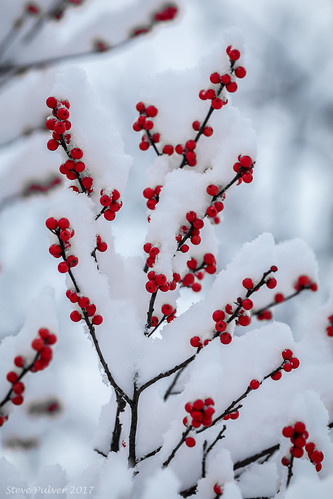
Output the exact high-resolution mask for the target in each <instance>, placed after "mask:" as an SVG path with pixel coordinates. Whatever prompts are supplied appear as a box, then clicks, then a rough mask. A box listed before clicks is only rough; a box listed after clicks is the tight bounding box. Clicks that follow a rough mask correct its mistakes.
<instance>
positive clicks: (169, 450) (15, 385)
mask: <svg viewBox="0 0 333 499" xmlns="http://www.w3.org/2000/svg"><path fill="white" fill-rule="evenodd" d="M73 3H80V2H73ZM34 8H35V7H33V4H28V5H27V10H28V12H29V14H30V15H37V14H38V12H35V11H34V10H33V9H34ZM166 8H169V9H172V7H170V6H169V7H166ZM163 12H164V11H163ZM168 12H169V14H170V17H173V16H174V14H175V12H174V11H172V12H173V13H171V12H170V11H168ZM165 15H166V16H167V14H165ZM142 29H144V28H142ZM28 33H29V32H28ZM99 50H101V47H99ZM103 50H104V48H103ZM245 76H246V69H245V59H244V46H243V42H242V40H241V38H240V37H239V35H238V33H237V32H236V31H233V30H231V31H230V32H227V33H226V34H225V40H224V44H223V45H220V46H219V49H218V51H217V52H215V53H213V54H211V56H209V57H207V58H206V59H205V60H204V61H202V64H201V65H200V66H198V67H196V68H191V69H187V70H184V71H183V72H179V73H176V72H171V71H170V72H164V73H161V74H160V75H159V76H157V77H156V78H155V79H151V81H150V82H149V88H147V89H146V90H145V92H146V93H144V91H143V94H142V99H141V100H140V101H139V102H137V103H136V102H131V99H130V96H129V98H128V101H129V102H130V104H131V105H132V106H133V120H134V122H133V130H134V131H135V132H137V133H138V134H139V135H140V139H139V149H140V151H139V154H145V155H146V157H147V161H148V162H149V163H150V165H151V166H150V167H149V168H148V171H147V179H146V187H145V189H144V190H143V196H142V193H141V192H140V193H138V194H139V195H140V200H139V201H138V202H140V203H142V204H144V203H145V204H146V206H147V210H148V217H147V232H146V238H145V243H144V246H143V249H142V251H141V253H140V254H139V255H137V256H135V257H130V258H125V257H123V256H122V255H121V254H120V253H119V252H117V250H116V245H115V239H116V237H115V235H114V229H113V227H114V225H115V224H116V222H117V219H118V212H119V211H120V210H121V209H122V206H123V202H124V197H125V190H126V185H127V181H128V177H129V175H130V173H131V169H133V168H135V158H134V159H133V158H131V157H130V156H129V155H128V154H127V153H126V152H125V150H126V147H125V146H124V144H123V142H122V139H121V137H120V135H119V133H118V131H117V123H115V122H114V120H113V119H112V117H111V116H110V115H109V114H108V113H107V111H106V110H105V108H104V106H103V105H102V103H101V102H99V100H98V97H97V96H96V95H95V94H94V92H93V89H92V88H91V87H90V85H89V83H88V82H87V78H86V76H85V74H84V72H83V71H82V70H79V69H77V68H67V69H66V70H64V71H62V72H59V74H58V75H57V79H56V82H55V83H54V87H53V92H52V95H50V96H49V97H48V98H47V99H46V107H47V109H48V113H49V116H48V118H47V119H46V128H47V129H48V131H49V133H50V136H49V137H48V139H47V141H46V142H47V148H48V150H49V151H51V152H53V151H56V152H55V153H54V155H57V158H58V159H57V161H58V160H59V165H60V166H59V171H60V174H61V175H62V178H63V179H65V180H64V182H65V186H64V188H63V190H58V191H57V193H55V195H54V196H53V197H52V199H51V202H50V203H51V208H50V213H49V215H48V217H47V219H46V222H45V225H46V227H45V230H46V231H48V234H49V254H50V258H51V259H52V258H53V260H52V262H53V265H55V266H56V267H57V269H58V271H59V273H60V274H63V277H64V280H65V282H66V292H65V294H66V297H67V298H66V299H67V304H64V302H61V305H62V306H61V307H59V309H58V310H57V309H56V301H55V300H54V296H53V293H52V291H51V290H50V289H47V290H45V291H43V292H42V293H41V294H40V296H39V297H38V299H36V301H35V303H33V304H32V305H31V310H30V313H29V314H28V316H27V319H26V322H25V325H24V326H23V328H22V329H21V331H20V332H19V333H18V334H17V335H16V336H8V337H6V338H5V339H4V340H3V342H2V344H1V349H0V356H1V368H2V369H1V373H2V374H1V375H2V378H1V382H0V400H1V402H0V426H1V427H2V428H1V430H5V429H6V425H8V424H9V422H10V420H11V418H12V417H14V415H15V414H16V413H18V412H19V411H20V410H21V409H23V407H24V406H25V404H27V403H28V402H29V400H32V399H33V398H34V397H35V398H36V393H37V392H36V391H34V388H33V385H34V379H35V378H36V379H37V378H38V379H42V378H43V376H44V374H45V375H46V372H47V370H46V372H45V373H44V372H43V373H39V371H44V369H46V368H48V366H49V364H50V362H51V361H52V358H53V356H54V357H56V355H57V349H56V345H57V338H58V337H59V338H60V337H61V336H66V335H68V336H69V335H71V333H72V330H71V329H69V330H65V328H63V327H61V325H59V324H58V321H59V322H60V323H61V322H62V320H63V315H64V314H66V313H67V311H68V315H69V317H70V319H71V321H72V322H73V323H79V325H80V326H82V328H81V329H80V334H83V331H84V332H85V334H86V335H87V337H88V338H89V339H90V340H91V349H93V350H94V352H95V354H96V355H97V357H98V360H99V367H100V371H101V374H102V377H103V380H104V382H105V384H106V385H107V387H108V389H109V393H110V399H109V402H108V403H107V404H106V405H104V406H103V407H102V409H101V415H100V420H99V426H98V428H96V434H95V437H94V442H91V441H90V440H89V442H87V443H86V445H91V448H92V449H94V458H93V460H92V462H91V464H90V466H89V467H87V469H86V470H84V472H83V473H82V477H81V479H80V480H81V481H79V482H78V481H77V482H76V481H75V480H70V479H69V478H68V477H67V476H66V470H64V469H62V468H61V467H59V466H57V464H56V461H55V462H53V463H52V464H53V465H52V466H48V467H46V468H45V469H44V472H43V474H42V478H41V480H40V482H39V485H38V487H39V488H38V487H37V486H35V485H33V484H31V483H30V482H29V478H28V477H24V476H20V474H19V473H18V472H16V470H15V469H13V467H12V466H11V465H10V463H9V462H8V461H6V460H3V461H2V464H1V468H0V469H1V474H0V477H1V479H0V484H1V487H2V489H3V492H2V494H3V495H4V494H11V495H14V494H17V495H16V496H15V495H14V497H22V495H23V494H25V497H35V496H37V497H39V496H40V497H41V496H42V495H43V494H53V496H54V497H71V494H75V495H76V496H77V497H85V496H87V495H90V496H93V497H96V498H100V499H104V498H111V499H113V498H114V499H117V498H119V499H120V498H123V499H125V498H133V499H136V498H142V499H153V498H157V497H158V498H159V499H173V498H179V497H192V496H193V497H198V498H202V499H213V498H219V497H223V498H226V499H238V498H239V499H241V498H254V497H257V498H258V497H261V498H264V497H265V498H268V497H269V498H273V497H279V498H285V499H294V498H299V497H302V498H305V497H314V496H315V497H322V498H326V497H327V498H329V497H330V495H329V494H330V493H331V492H330V491H331V484H332V474H331V471H330V470H331V467H332V464H333V448H332V444H331V442H330V439H329V429H330V428H331V427H332V426H333V423H332V410H333V396H332V390H330V389H329V387H328V386H327V380H328V379H331V378H332V375H333V364H332V346H331V337H332V336H333V315H332V314H333V298H332V297H331V298H330V300H329V302H328V303H327V304H326V305H324V306H323V307H322V308H321V309H320V310H319V311H318V312H317V313H314V314H313V322H312V323H310V324H309V325H308V331H306V332H305V334H304V335H303V336H302V337H301V338H300V339H297V341H296V339H295V337H294V335H293V332H292V331H291V329H290V327H289V326H288V325H287V324H284V323H282V322H278V321H275V320H274V311H275V308H276V307H280V306H284V303H285V302H287V301H289V300H290V299H292V298H295V297H297V296H298V295H303V293H312V292H315V291H316V290H317V281H318V276H317V263H316V260H315V258H314V256H313V254H312V251H311V250H310V249H309V248H308V246H307V245H306V244H305V243H304V242H303V241H301V240H300V239H294V240H291V241H285V242H282V243H275V241H274V238H273V236H272V235H271V234H269V233H264V234H261V235H259V236H258V237H257V238H256V239H255V240H254V241H252V242H248V243H246V244H245V245H244V246H243V248H241V250H240V251H239V253H238V254H236V255H234V258H233V259H232V261H231V262H230V263H229V264H228V265H226V266H225V268H222V269H220V268H219V265H218V261H219V260H218V250H219V246H220V241H219V240H218V237H217V236H216V231H215V228H216V227H215V226H216V225H218V224H219V223H220V222H222V221H223V212H224V208H225V205H227V203H228V196H229V192H230V191H231V190H232V189H251V183H252V181H253V180H254V181H255V175H256V138H255V133H254V131H253V129H252V126H251V122H250V121H249V120H247V119H244V118H243V117H242V116H241V114H240V113H239V111H238V109H236V108H235V107H233V106H232V103H231V97H232V94H233V93H235V92H236V91H237V90H238V85H239V86H240V87H242V85H243V82H242V80H243V78H244V77H245ZM135 107H136V111H135ZM141 151H142V152H141ZM51 152H49V154H50V156H52V154H53V153H52V154H51ZM248 184H249V185H248ZM263 209H264V207H263ZM248 210H249V211H248V212H247V214H246V217H247V221H246V222H244V221H241V220H240V221H239V227H240V230H241V227H242V224H243V223H250V222H251V213H250V207H248ZM133 216H135V214H133ZM244 216H245V214H244ZM223 244H228V242H227V241H224V242H223ZM297 299H299V300H301V299H302V297H300V298H297ZM36 310H37V311H38V313H36ZM76 338H80V335H78V336H77V337H76ZM69 341H70V340H69ZM77 341H79V340H78V339H77ZM70 344H71V345H72V346H73V345H74V343H73V342H72V343H70ZM72 354H73V353H72V352H71V355H72ZM51 365H52V364H51ZM32 373H35V374H32ZM49 382H51V383H52V380H51V381H50V378H49ZM40 383H42V381H41V382H40ZM66 383H67V384H70V383H75V384H76V385H79V384H80V379H78V380H77V381H76V380H74V379H73V378H70V379H66ZM81 389H82V391H84V386H81V387H80V390H81ZM26 393H27V400H28V402H27V401H26V395H25V394H26ZM44 395H46V393H45V390H44ZM45 400H46V402H45V401H44V402H43V403H40V404H39V405H37V406H36V404H35V405H34V406H33V407H34V409H33V410H35V411H37V412H38V413H43V412H45V413H53V412H57V411H59V410H60V409H61V410H65V409H63V408H61V407H59V402H58V401H55V400H52V399H45ZM21 405H22V408H21V407H15V406H21ZM31 407H32V405H31V404H30V410H32V409H31ZM78 411H79V413H80V407H79V408H78ZM17 421H18V422H20V419H17ZM21 424H22V423H21ZM36 425H37V423H36ZM42 430H43V431H42V432H41V437H42V433H43V432H45V433H46V432H52V421H50V420H48V421H44V422H43V423H42ZM27 434H28V432H27ZM309 491H311V493H310V492H309Z"/></svg>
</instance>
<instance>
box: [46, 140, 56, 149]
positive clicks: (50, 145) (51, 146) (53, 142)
mask: <svg viewBox="0 0 333 499" xmlns="http://www.w3.org/2000/svg"><path fill="white" fill-rule="evenodd" d="M46 146H47V148H48V150H49V151H55V150H56V149H58V147H59V144H58V142H57V141H56V140H55V139H50V140H49V141H48V142H47V144H46Z"/></svg>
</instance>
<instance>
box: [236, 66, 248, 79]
mask: <svg viewBox="0 0 333 499" xmlns="http://www.w3.org/2000/svg"><path fill="white" fill-rule="evenodd" d="M235 75H236V76H237V78H244V77H245V76H246V69H245V68H243V66H238V68H236V69H235Z"/></svg>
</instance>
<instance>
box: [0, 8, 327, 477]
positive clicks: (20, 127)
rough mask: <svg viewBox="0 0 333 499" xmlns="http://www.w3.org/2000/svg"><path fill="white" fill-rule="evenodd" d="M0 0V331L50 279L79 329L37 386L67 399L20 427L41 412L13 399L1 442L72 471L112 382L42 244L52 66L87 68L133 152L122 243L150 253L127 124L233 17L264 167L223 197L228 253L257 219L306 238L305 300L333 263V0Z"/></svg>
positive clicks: (51, 173)
mask: <svg viewBox="0 0 333 499" xmlns="http://www.w3.org/2000/svg"><path fill="white" fill-rule="evenodd" d="M0 3H1V19H0V33H1V35H0V109H1V113H0V309H1V323H0V338H1V337H5V336H8V335H15V334H16V333H17V332H18V331H19V329H20V327H22V325H23V323H24V320H25V317H26V314H27V313H28V311H29V310H30V309H31V300H32V299H34V298H35V297H36V296H37V295H38V293H39V292H40V291H41V290H42V289H43V288H44V287H45V286H52V287H53V288H55V290H56V298H57V306H58V309H59V319H60V329H61V331H67V330H68V328H69V327H70V328H71V335H70V336H68V337H66V338H65V339H64V336H62V338H60V341H59V347H58V352H59V353H57V356H56V357H58V359H59V360H57V359H55V361H54V363H53V364H52V366H51V367H50V368H49V369H48V370H47V371H49V372H45V373H43V375H42V376H47V378H46V381H47V380H48V383H49V385H48V386H47V387H45V380H44V381H43V382H40V384H39V385H38V383H37V385H36V384H35V388H34V390H35V391H34V392H32V395H31V397H32V399H33V398H34V397H35V399H36V400H37V401H38V400H39V399H40V398H41V396H42V395H43V397H44V398H43V397H42V399H43V400H44V399H45V397H49V398H48V399H47V400H51V401H52V400H53V401H55V402H56V403H58V406H59V410H56V411H53V412H52V414H51V413H49V414H46V415H43V416H41V419H40V420H39V423H38V424H35V425H30V428H31V431H28V432H23V434H22V435H21V434H17V428H18V425H20V424H21V423H22V421H23V423H22V424H26V420H25V419H24V418H25V417H26V418H29V417H31V414H30V416H29V414H28V413H27V414H25V415H24V416H22V415H21V416H19V415H18V414H16V413H18V412H19V411H16V412H15V414H13V416H12V417H11V418H10V421H9V422H8V424H6V426H4V427H3V428H2V430H3V432H2V434H3V437H2V453H3V455H4V456H5V457H7V458H8V459H9V460H10V461H12V462H14V463H15V464H16V465H17V466H19V467H20V466H27V462H28V461H29V462H30V466H31V470H30V472H31V473H35V474H36V473H38V470H39V465H40V463H41V462H42V461H43V462H44V463H46V464H52V463H54V462H60V464H62V465H64V466H65V467H66V468H67V470H68V472H69V473H73V475H75V473H78V472H79V471H80V470H81V469H82V462H83V461H84V460H86V462H89V459H90V457H89V456H90V454H89V452H90V451H89V450H87V447H89V448H91V447H92V444H91V445H90V442H88V445H87V439H88V440H89V441H90V440H92V438H93V432H94V431H95V427H96V425H97V422H98V417H99V411H100V405H101V404H102V403H105V402H106V401H107V400H108V398H109V392H108V390H107V389H106V387H105V386H104V385H103V384H102V382H101V379H100V376H99V373H98V367H97V361H96V358H95V354H94V352H93V351H92V349H91V348H90V344H89V342H88V340H87V339H82V333H81V329H80V327H73V326H72V325H70V324H69V322H70V321H69V319H68V315H69V305H68V304H67V303H65V299H64V298H63V297H64V290H65V285H64V279H63V277H62V276H61V275H59V274H58V272H57V270H56V266H55V265H54V261H52V258H51V257H50V255H49V253H48V234H47V231H46V230H45V229H44V221H45V219H46V218H47V216H48V215H49V212H48V205H49V200H50V199H51V198H52V196H54V195H56V193H57V189H61V188H62V186H61V182H62V179H61V176H60V174H59V172H58V167H59V160H58V157H57V155H55V154H51V153H50V152H49V151H48V150H47V149H46V142H47V140H48V132H46V131H45V130H44V123H45V116H46V115H47V114H48V113H47V111H46V108H45V99H46V97H47V96H48V95H49V94H50V92H51V89H52V85H53V82H54V79H55V77H56V74H57V72H58V71H59V70H61V69H62V68H63V67H64V65H79V66H80V67H82V68H83V69H84V70H85V71H86V73H87V76H88V79H89V81H90V83H91V85H92V87H93V89H94V90H95V92H96V93H97V95H98V96H99V98H100V99H101V101H102V102H103V104H104V106H105V108H106V109H108V110H109V112H110V113H111V116H113V119H114V120H115V122H116V123H117V127H118V129H119V131H120V133H121V135H122V137H123V141H124V144H125V150H126V152H127V153H128V154H130V155H132V156H133V157H134V165H133V168H132V173H131V177H130V181H129V185H128V189H127V192H126V195H125V202H124V208H123V209H122V210H121V212H120V213H119V217H118V216H117V220H116V222H115V224H114V230H115V233H116V235H117V249H118V250H119V251H120V252H122V253H123V254H124V255H126V256H131V255H135V254H137V253H138V252H140V251H141V245H142V243H143V241H144V237H145V230H146V229H145V221H146V208H145V204H144V202H143V200H142V197H141V195H139V196H138V195H137V192H138V190H139V191H140V193H141V191H142V189H143V188H144V187H146V183H145V175H144V171H145V168H146V167H147V166H149V161H151V160H153V159H154V158H153V156H152V154H153V153H151V154H150V152H149V153H141V152H140V151H139V149H138V136H137V135H136V134H135V133H134V132H133V130H132V123H133V121H134V120H135V118H136V111H135V104H136V102H137V101H138V96H139V95H140V92H141V88H142V86H144V85H146V80H147V77H148V78H149V77H150V76H154V74H156V73H158V72H160V71H164V70H169V69H175V70H183V69H185V68H187V67H192V66H195V65H197V64H198V63H200V60H201V59H202V58H204V57H205V55H206V54H207V53H209V52H210V51H211V50H212V47H214V46H215V44H216V42H217V41H218V40H219V37H220V36H221V34H222V33H223V31H224V30H227V29H229V28H231V27H236V28H239V30H240V32H241V33H242V35H243V37H244V40H245V43H246V61H247V64H246V69H247V77H246V79H245V80H244V81H242V82H241V84H240V85H239V91H238V92H237V93H236V94H234V95H233V97H232V101H233V104H234V105H236V106H237V107H239V108H240V111H241V114H242V116H244V117H247V118H250V119H251V120H252V122H253V127H254V128H255V130H256V133H257V136H258V156H257V164H256V168H255V170H256V172H255V181H254V182H253V183H252V184H251V186H250V187H249V188H246V189H234V190H232V191H231V192H230V194H229V195H228V199H227V202H226V209H225V211H224V214H225V219H224V221H223V222H222V224H221V225H220V226H218V227H217V231H218V233H219V236H220V240H221V247H220V255H219V265H220V267H223V266H224V265H226V264H227V263H228V262H229V261H230V259H231V258H232V256H233V255H234V253H235V252H236V251H237V250H238V249H239V248H240V247H241V245H242V244H243V243H244V242H246V241H250V240H252V239H254V238H255V237H256V236H257V235H258V234H260V233H262V232H265V231H268V232H272V234H273V235H274V237H275V239H276V241H277V242H279V241H283V240H285V239H289V238H294V237H300V238H302V239H304V240H305V241H306V242H307V243H309V245H310V246H311V247H312V248H313V250H314V252H315V253H316V255H317V258H318V262H319V275H320V283H319V291H318V293H317V294H316V296H314V295H312V294H311V297H310V298H311V300H308V301H306V300H307V298H306V299H305V302H304V301H303V302H302V307H304V304H306V306H308V309H309V310H308V311H311V308H312V307H314V305H315V304H317V303H321V302H324V301H325V300H326V299H327V296H328V293H329V289H330V282H331V279H332V277H333V264H332V249H333V228H332V222H333V197H332V195H331V191H332V185H333V172H332V159H333V147H332V128H333V126H332V125H333V102H332V97H333V90H332V80H333V58H332V48H333V39H332V28H333V4H332V2H331V0H318V2H317V3H316V5H315V6H314V4H313V2H310V1H309V0H302V1H301V0H294V1H293V2H290V1H289V0H270V1H269V2H267V0H253V1H251V2H244V1H242V0H207V1H206V2H202V1H201V0H180V1H179V2H178V1H177V2H175V3H176V4H177V6H178V8H179V12H178V15H177V16H176V18H175V19H173V20H170V21H168V22H153V19H154V13H156V12H157V11H159V9H161V8H164V6H165V4H163V2H160V1H158V0H140V1H137V2H135V1H134V0H126V1H125V0H90V1H89V0H86V1H84V2H83V1H82V2H80V1H79V0H78V1H70V0H61V1H59V0H57V1H51V0H40V2H38V3H37V2H36V3H34V4H29V3H27V2H23V1H21V0H16V1H15V2H13V1H12V0H1V2H0ZM13 26H14V27H13ZM223 50H225V47H221V51H223ZM133 214H135V215H133ZM64 310H65V311H66V313H65V314H64V312H63V311H64ZM64 315H65V316H64ZM299 315H300V308H299V305H298V304H295V305H290V306H289V307H288V308H285V309H284V310H283V311H282V312H281V313H280V315H278V316H277V317H278V318H281V319H286V320H288V321H289V323H290V322H291V323H293V324H294V325H295V327H299V328H301V327H303V325H304V323H305V322H306V320H307V316H306V315H305V317H304V314H303V315H302V317H300V316H299ZM0 341H1V340H0ZM3 375H4V374H3V373H1V376H3ZM54 377H56V379H57V383H56V385H57V386H55V387H54V389H55V388H56V390H55V391H54V392H53V389H52V387H53V383H52V380H54V379H55V378H54ZM69 378H70V379H74V380H75V381H76V384H75V386H73V384H71V383H68V379H69ZM36 379H37V377H36ZM82 387H84V391H82ZM59 393H60V394H61V400H60V399H59ZM92 393H94V400H93V402H92V398H91V397H92ZM50 414H51V415H50ZM82 414H83V417H82ZM22 418H23V419H22ZM50 418H53V422H52V423H51V424H52V431H50V430H49V429H50V426H51V424H50V421H49V419H50ZM41 420H42V421H43V422H42V423H40V421H41ZM24 421H25V423H24ZM78 421H80V424H79V425H78V424H77V422H78ZM55 422H56V424H55ZM83 436H85V438H86V440H84V438H83ZM27 441H28V443H27ZM29 441H30V443H31V445H30V444H29ZM15 442H16V443H15ZM29 445H30V446H29ZM51 445H52V449H53V451H52V455H51V456H50V453H49V451H48V450H49V449H50V446H51ZM64 445H66V449H69V448H71V449H72V450H73V449H74V451H75V453H76V454H77V450H78V449H79V451H80V453H81V458H82V462H81V460H73V455H72V453H71V452H66V453H64ZM74 451H73V452H74ZM32 456H33V459H32ZM27 458H28V459H27Z"/></svg>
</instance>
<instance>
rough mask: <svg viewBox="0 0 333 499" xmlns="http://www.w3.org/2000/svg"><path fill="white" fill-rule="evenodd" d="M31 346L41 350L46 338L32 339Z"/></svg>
mask: <svg viewBox="0 0 333 499" xmlns="http://www.w3.org/2000/svg"><path fill="white" fill-rule="evenodd" d="M31 346H32V348H33V349H34V350H36V351H37V352H39V351H40V350H42V348H43V347H44V340H43V339H42V338H36V339H35V340H33V341H32V343H31Z"/></svg>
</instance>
